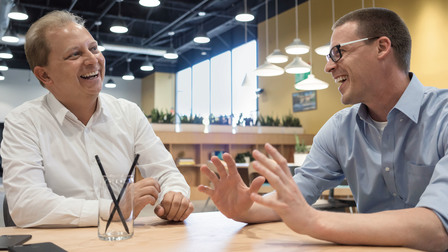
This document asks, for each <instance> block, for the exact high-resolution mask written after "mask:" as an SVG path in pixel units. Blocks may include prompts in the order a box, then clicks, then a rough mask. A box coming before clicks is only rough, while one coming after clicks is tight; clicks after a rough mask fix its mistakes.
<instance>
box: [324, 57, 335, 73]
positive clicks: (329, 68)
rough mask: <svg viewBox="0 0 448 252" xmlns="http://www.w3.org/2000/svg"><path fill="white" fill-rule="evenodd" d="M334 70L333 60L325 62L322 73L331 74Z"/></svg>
mask: <svg viewBox="0 0 448 252" xmlns="http://www.w3.org/2000/svg"><path fill="white" fill-rule="evenodd" d="M335 68H336V63H335V62H333V60H331V59H330V60H327V64H325V67H324V71H325V72H326V73H331V71H333V70H334V69H335Z"/></svg>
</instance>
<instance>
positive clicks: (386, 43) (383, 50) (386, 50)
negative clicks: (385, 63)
mask: <svg viewBox="0 0 448 252" xmlns="http://www.w3.org/2000/svg"><path fill="white" fill-rule="evenodd" d="M391 53H392V42H391V41H390V39H389V38H388V37H386V36H382V37H380V38H379V39H378V57H379V58H384V57H386V56H387V55H389V54H391Z"/></svg>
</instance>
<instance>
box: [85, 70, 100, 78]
mask: <svg viewBox="0 0 448 252" xmlns="http://www.w3.org/2000/svg"><path fill="white" fill-rule="evenodd" d="M95 75H98V71H95V72H91V73H88V74H85V75H81V77H83V78H89V77H92V76H95Z"/></svg>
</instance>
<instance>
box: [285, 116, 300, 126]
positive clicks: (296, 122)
mask: <svg viewBox="0 0 448 252" xmlns="http://www.w3.org/2000/svg"><path fill="white" fill-rule="evenodd" d="M282 125H283V126H284V127H302V124H301V123H300V119H299V118H297V117H294V116H293V115H292V114H288V115H286V116H284V117H283V118H282Z"/></svg>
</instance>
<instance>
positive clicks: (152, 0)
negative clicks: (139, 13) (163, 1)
mask: <svg viewBox="0 0 448 252" xmlns="http://www.w3.org/2000/svg"><path fill="white" fill-rule="evenodd" d="M138 3H139V4H140V5H141V6H145V7H157V6H159V5H160V1H159V0H140V1H139V2H138Z"/></svg>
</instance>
